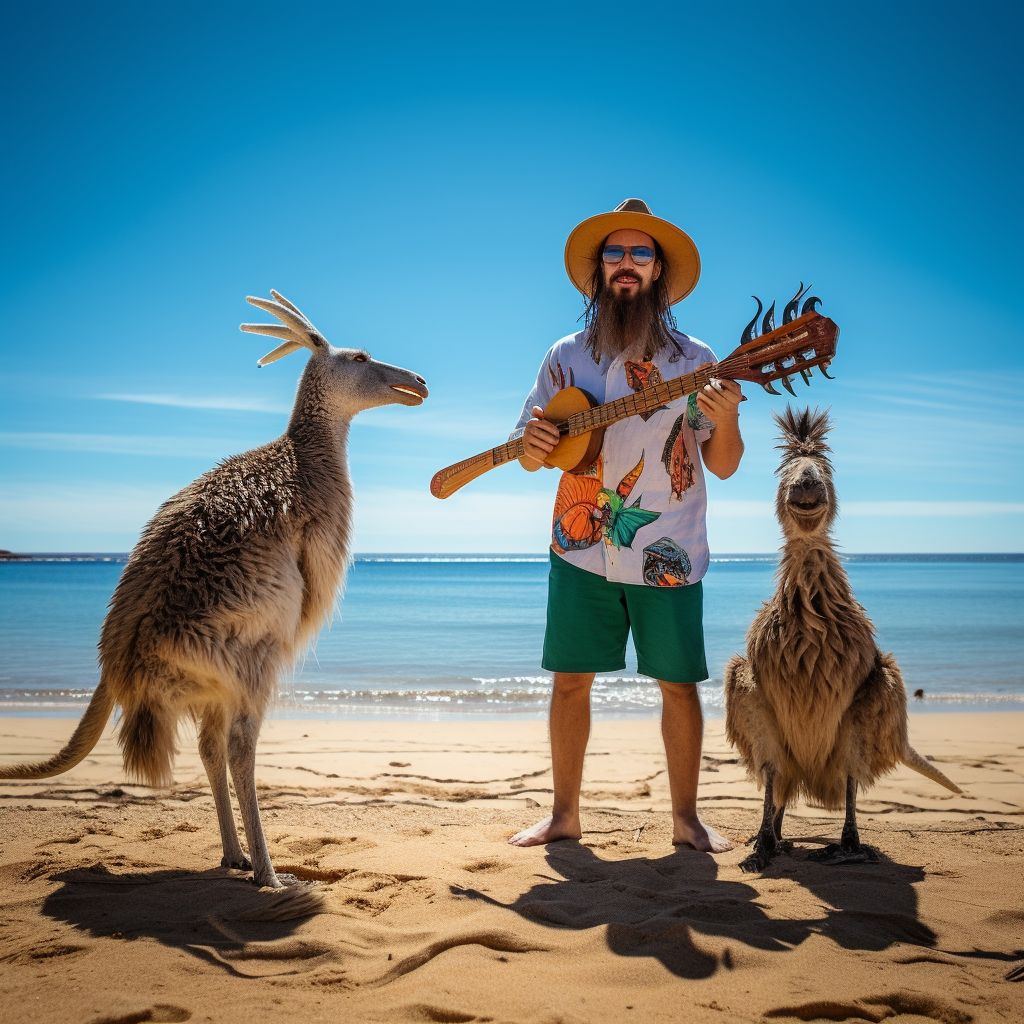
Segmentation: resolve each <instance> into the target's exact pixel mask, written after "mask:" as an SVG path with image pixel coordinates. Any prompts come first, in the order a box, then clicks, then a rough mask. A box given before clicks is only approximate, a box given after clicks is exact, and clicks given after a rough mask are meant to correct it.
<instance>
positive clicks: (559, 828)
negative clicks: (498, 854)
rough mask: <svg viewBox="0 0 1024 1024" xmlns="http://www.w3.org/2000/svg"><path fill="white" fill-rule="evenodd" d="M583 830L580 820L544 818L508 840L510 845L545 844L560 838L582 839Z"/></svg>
mask: <svg viewBox="0 0 1024 1024" xmlns="http://www.w3.org/2000/svg"><path fill="white" fill-rule="evenodd" d="M582 838H583V832H582V830H581V828H580V823H579V821H578V820H577V821H570V820H569V819H567V818H560V819H558V820H557V821H556V820H555V819H554V818H544V819H543V820H542V821H538V822H537V824H536V825H531V826H530V827H529V828H524V829H523V831H522V832H517V833H516V834H515V835H514V836H513V837H512V838H511V839H510V840H509V841H508V842H509V845H510V846H543V845H544V844H545V843H553V842H555V841H556V840H558V839H582Z"/></svg>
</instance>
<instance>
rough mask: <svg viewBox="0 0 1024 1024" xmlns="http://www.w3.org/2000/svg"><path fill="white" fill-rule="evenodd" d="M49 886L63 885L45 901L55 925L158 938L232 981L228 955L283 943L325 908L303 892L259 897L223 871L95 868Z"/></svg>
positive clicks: (80, 870) (95, 932) (68, 874)
mask: <svg viewBox="0 0 1024 1024" xmlns="http://www.w3.org/2000/svg"><path fill="white" fill-rule="evenodd" d="M52 879H53V881H55V882H62V883H63V884H62V886H61V887H60V888H59V889H57V890H56V891H55V892H52V893H51V894H50V895H49V896H47V898H46V899H45V901H44V902H43V906H42V911H43V913H44V914H46V915H47V916H48V917H50V918H52V919H53V920H55V921H63V922H65V923H66V924H70V925H73V926H74V927H76V928H79V929H81V930H82V931H84V932H86V933H88V934H89V935H91V936H93V937H96V938H100V937H108V938H115V939H123V940H126V941H131V940H133V939H137V938H142V937H146V938H152V939H156V940H157V941H158V942H160V943H162V944H163V945H165V946H172V947H175V948H177V949H182V950H184V951H185V952H187V953H190V954H191V955H193V956H195V957H198V958H199V959H202V960H205V961H206V962H208V963H211V964H215V965H216V966H218V967H220V968H222V969H225V970H227V971H228V972H229V973H233V974H237V973H240V972H239V971H237V970H236V968H235V967H234V966H233V965H232V963H231V960H232V959H233V958H232V953H233V952H235V951H239V950H243V949H244V948H245V947H246V946H247V945H248V944H249V943H252V942H273V941H275V940H279V939H283V938H287V937H288V936H290V935H291V934H292V933H293V932H294V931H295V929H296V928H297V926H298V925H299V924H300V922H301V920H302V919H303V918H305V917H308V916H309V915H310V914H314V913H317V912H318V911H319V910H321V909H322V907H323V898H322V896H320V895H319V894H318V893H316V892H315V891H314V890H311V889H309V888H308V887H305V886H289V887H286V888H285V889H280V890H274V891H261V890H259V889H257V888H256V887H255V886H253V884H252V882H250V881H247V880H246V879H244V878H242V877H240V876H237V875H231V874H229V873H228V872H227V871H226V870H224V869H215V870H211V871H201V872H200V871H174V870H163V871H144V872H134V873H127V874H114V873H112V872H110V871H108V870H107V869H106V868H105V867H103V866H102V865H99V864H97V865H94V866H93V867H91V868H73V869H71V870H69V871H64V872H61V873H60V874H57V875H53V876H52ZM308 953H309V955H316V953H317V951H315V950H312V949H310V950H309V951H308Z"/></svg>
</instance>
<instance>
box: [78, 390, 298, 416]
mask: <svg viewBox="0 0 1024 1024" xmlns="http://www.w3.org/2000/svg"><path fill="white" fill-rule="evenodd" d="M96 397H97V398H99V399H105V400H107V401H109V402H138V403H140V404H142V405H170V406H174V407H175V408H178V409H223V410H226V411H228V412H266V413H274V414H275V415H276V414H279V413H286V414H287V413H289V412H290V411H291V406H289V405H281V404H280V403H278V402H272V401H270V400H268V399H263V398H237V397H234V396H230V395H220V396H217V395H215V396H211V397H206V398H202V397H199V398H196V397H190V396H188V395H151V394H121V393H118V394H107V395H97V396H96Z"/></svg>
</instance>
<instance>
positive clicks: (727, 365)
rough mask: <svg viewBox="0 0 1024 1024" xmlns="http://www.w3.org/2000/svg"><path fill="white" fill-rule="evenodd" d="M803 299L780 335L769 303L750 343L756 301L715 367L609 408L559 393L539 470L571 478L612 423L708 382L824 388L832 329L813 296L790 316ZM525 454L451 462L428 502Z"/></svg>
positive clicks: (507, 452)
mask: <svg viewBox="0 0 1024 1024" xmlns="http://www.w3.org/2000/svg"><path fill="white" fill-rule="evenodd" d="M803 292H804V289H803V286H802V285H801V290H800V291H798V292H797V294H796V296H794V298H793V300H792V301H790V303H789V304H788V305H787V306H786V309H785V313H784V315H783V324H782V326H781V327H778V328H776V327H775V321H774V317H775V303H774V302H773V303H772V305H771V308H770V309H769V310H768V312H767V313H766V314H765V317H764V320H763V322H762V331H763V332H764V333H762V334H760V335H757V334H756V328H757V320H758V317H759V316H760V314H761V310H762V309H763V307H762V305H761V300H760V299H757V298H756V296H755V301H756V302H757V306H758V309H757V313H756V314H755V315H754V319H753V320H751V321H750V323H749V324H748V325H747V327H746V329H745V330H744V332H743V339H744V340H743V343H742V344H741V345H740V346H739V348H737V349H736V350H735V351H733V352H731V353H730V354H729V355H728V356H727V357H726V358H725V359H723V360H722V361H721V362H718V363H708V364H706V365H705V366H701V367H698V368H697V369H696V370H694V371H693V372H692V373H687V374H684V375H683V376H682V377H675V378H673V379H672V380H667V381H663V382H661V383H658V384H653V385H651V386H650V387H646V388H643V389H642V390H640V391H636V392H634V393H633V394H632V395H629V396H628V397H625V398H617V399H616V400H615V401H614V402H606V403H604V404H603V405H598V404H597V402H596V401H595V400H594V398H593V397H592V396H591V395H590V394H588V393H587V392H586V391H584V390H583V389H582V388H577V387H566V388H562V390H561V391H559V392H558V393H557V394H556V395H555V396H554V398H552V399H551V401H550V402H548V404H547V406H546V408H545V409H544V419H546V420H548V421H549V422H551V423H553V424H554V425H555V426H556V427H557V428H558V433H559V435H560V438H559V441H558V443H557V444H556V445H555V447H554V448H553V449H552V450H551V452H550V453H549V454H548V457H547V459H546V460H545V462H544V464H545V465H546V466H551V467H557V468H558V469H563V470H566V471H568V472H570V473H580V472H583V471H584V470H585V469H587V468H588V467H589V466H591V465H592V464H593V463H594V461H595V460H596V459H597V456H598V455H599V454H600V452H601V445H602V443H603V441H604V432H605V430H606V429H607V428H608V427H609V426H611V424H613V423H617V422H618V421H619V420H622V419H625V418H626V417H627V416H636V415H639V414H642V413H648V412H653V411H654V410H656V409H658V408H659V407H660V406H663V405H665V404H666V403H668V402H674V401H675V400H676V399H679V398H683V397H685V396H686V395H691V394H693V393H695V392H698V391H700V390H701V389H702V388H703V387H704V386H705V385H707V384H708V383H709V382H710V381H711V380H712V379H725V380H745V381H750V382H752V383H754V384H760V385H761V386H762V387H763V388H764V389H765V390H766V391H768V392H770V393H771V394H773V395H778V394H779V393H780V392H778V391H776V390H775V389H774V388H773V387H772V386H771V385H772V381H776V380H781V381H782V385H783V387H785V388H786V390H787V391H789V393H790V394H792V395H794V396H795V395H796V392H795V391H794V390H793V386H792V384H791V382H790V378H791V377H792V376H794V375H795V374H797V373H799V374H800V376H801V377H802V378H803V380H804V383H806V384H809V383H810V378H811V369H812V368H813V367H815V366H817V367H819V368H820V370H821V373H822V375H823V376H825V377H828V378H829V380H832V379H833V378H832V377H830V376H829V374H828V373H827V372H826V369H827V367H828V365H829V363H830V362H831V361H832V358H833V357H834V356H835V354H836V343H837V341H838V339H839V328H838V327H837V326H836V324H835V323H834V322H833V321H832V320H830V319H828V317H824V316H822V315H821V314H820V313H818V312H817V310H816V309H815V306H816V304H817V303H819V302H820V301H821V300H820V299H818V298H816V297H814V296H812V297H811V298H809V299H808V300H807V301H806V302H805V303H804V305H803V309H802V311H801V314H800V316H796V308H797V302H798V300H799V298H800V297H801V296H802V294H803ZM525 454H526V452H525V450H524V448H523V439H522V436H519V437H515V438H513V439H512V440H510V441H507V442H506V443H505V444H500V445H498V446H497V447H496V448H491V449H489V450H488V451H485V452H481V453H480V454H479V455H474V456H473V457H472V458H469V459H464V460H463V461H462V462H456V463H455V464H454V465H452V466H446V467H445V468H444V469H441V470H438V471H437V472H436V473H435V474H434V477H433V479H432V480H431V481H430V493H431V494H432V495H433V496H434V497H435V498H448V497H450V496H451V495H453V494H454V493H455V492H456V491H457V490H459V488H460V487H464V486H465V485H466V484H468V483H469V482H470V481H471V480H475V479H476V478H477V477H478V476H482V475H483V474H484V473H487V472H489V471H490V470H492V469H494V468H496V467H497V466H503V465H504V464H505V463H507V462H513V461H515V460H517V459H520V458H522V457H523V456H524V455H525Z"/></svg>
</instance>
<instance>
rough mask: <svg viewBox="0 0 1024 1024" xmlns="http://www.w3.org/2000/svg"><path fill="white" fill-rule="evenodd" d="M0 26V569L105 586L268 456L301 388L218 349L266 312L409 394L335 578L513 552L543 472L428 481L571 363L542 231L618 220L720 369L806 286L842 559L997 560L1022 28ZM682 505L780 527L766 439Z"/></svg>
mask: <svg viewBox="0 0 1024 1024" xmlns="http://www.w3.org/2000/svg"><path fill="white" fill-rule="evenodd" d="M965 11H966V9H965V8H964V7H963V6H962V4H956V5H954V4H944V3H937V2H930V3H899V2H896V3H893V2H889V3H884V4H873V3H858V4H849V3H828V4H824V3H806V4H797V3H774V4H766V3H755V4H744V3H714V4H712V3H703V4H686V3H672V4H660V3H643V4H634V5H629V6H627V7H626V8H623V6H622V5H621V4H601V3H586V4H571V3H555V4H544V5H541V4H536V5H526V4H503V3H487V4H473V5H456V4H445V3H436V4H430V5H425V4H387V3H382V4H376V5H373V6H372V9H371V8H370V7H369V5H351V6H349V5H345V4H341V3H332V4H312V3H289V4H259V3H247V4H244V5H234V4H224V3H220V4H218V3H215V2H208V3H203V4H189V3H174V4H170V3H147V4H140V3H133V4H125V5H118V4H109V3H94V4H89V5H81V4H55V3H45V2H43V3H34V4H27V3H21V4H17V3H7V4H5V6H4V13H5V32H4V33H3V38H2V41H0V47H2V49H0V56H2V60H0V75H2V88H3V93H2V95H3V97H4V99H3V105H2V108H0V110H2V117H3V140H4V143H5V144H4V151H5V152H4V159H3V161H2V162H0V175H2V179H3V180H2V190H0V204H2V205H0V209H2V213H0V215H2V218H3V221H2V251H0V258H2V261H3V265H2V273H0V289H2V302H3V307H2V308H3V317H2V321H0V323H2V337H0V343H2V347H3V360H2V364H0V370H2V377H0V387H2V391H0V547H7V548H13V549H15V550H31V551H61V550H64V551H67V550H96V551H117V550H127V549H128V548H130V547H131V545H132V544H133V543H134V540H135V538H136V537H137V535H138V531H139V529H140V528H141V526H142V525H143V523H144V522H145V521H146V519H147V518H148V517H149V516H150V515H151V514H152V512H153V511H154V510H155V508H156V507H157V505H158V504H159V503H160V502H161V501H162V500H163V499H164V498H166V497H167V496H168V495H170V494H171V493H173V492H174V491H175V490H177V489H178V488H180V487H182V486H183V485H184V484H186V483H188V481H189V480H191V479H193V478H194V477H195V476H197V475H198V474H200V473H201V472H203V471H204V470H206V469H208V468H209V467H210V466H212V465H213V464H214V463H215V462H216V461H217V460H218V459H220V458H223V457H224V456H227V455H229V454H232V453H235V452H238V451H242V450H244V449H246V448H249V447H253V446H256V445H258V444H261V443H263V442H265V441H267V440H270V439H271V438H273V437H275V436H277V435H278V434H280V432H281V431H282V430H283V428H284V424H285V421H286V417H287V412H288V409H289V408H290V404H291V400H292V397H293V394H294V388H295V383H296V380H297V378H298V376H299V373H300V372H301V368H302V363H303V361H304V359H305V358H306V357H305V355H303V354H297V355H293V356H289V357H288V358H287V359H284V360H281V361H280V362H277V363H274V364H272V365H271V366H269V367H267V368H265V369H263V370H257V369H256V365H255V364H256V359H257V358H258V357H259V356H260V355H262V354H263V352H264V351H265V350H266V349H268V348H269V347H270V346H271V344H272V343H269V342H267V341H266V340H265V339H264V340H260V339H258V338H255V337H251V336H247V335H244V334H241V333H240V332H239V331H238V324H239V323H240V322H242V321H243V320H250V319H256V318H258V317H257V316H254V312H255V311H253V310H252V309H251V308H250V307H248V306H247V305H246V304H245V302H244V297H245V295H246V294H259V295H266V294H268V292H269V289H270V288H271V287H274V288H277V289H278V290H279V291H281V292H283V293H284V294H285V295H286V296H288V297H289V298H290V299H291V300H292V301H294V302H296V303H297V304H298V305H299V306H300V307H301V308H302V309H303V310H304V311H305V312H306V313H307V314H308V315H309V316H310V318H311V319H312V320H313V321H314V322H315V323H316V324H317V326H318V327H319V328H320V329H321V330H322V331H323V332H324V333H325V334H326V335H327V337H328V338H329V339H330V340H331V341H333V342H334V343H335V344H338V345H360V346H365V347H367V348H368V349H369V350H370V351H371V352H372V353H373V355H375V356H376V357H378V358H380V359H384V360H386V361H388V362H392V363H397V364H400V365H403V366H406V367H409V368H410V369H413V370H415V371H416V372H418V373H420V374H422V375H423V376H424V377H425V378H426V379H427V381H428V383H429V385H430V389H431V396H430V399H429V400H428V402H427V403H426V404H425V405H424V406H423V407H421V408H419V409H405V408H399V407H397V406H396V407H391V408H387V409H380V410H374V411H371V412H368V413H365V414H362V415H361V416H360V417H358V418H357V420H356V424H355V426H354V428H353V432H352V437H351V463H352V473H353V477H354V480H355V484H356V494H357V535H356V548H357V550H359V551H542V550H543V549H544V547H545V545H546V543H547V534H548V523H549V517H550V507H551V501H552V498H553V494H554V489H555V486H556V478H555V474H554V473H538V474H533V475H528V474H525V473H523V472H522V471H521V470H519V469H518V468H517V467H507V468H503V469H501V470H498V471H495V472H494V473H491V474H490V475H488V476H487V477H484V478H482V479H481V480H479V481H477V482H476V483H474V484H472V485H470V487H468V488H466V489H465V490H464V491H462V492H460V493H459V494H458V495H456V496H455V497H453V498H452V499H449V500H448V501H446V502H438V501H435V500H434V499H433V498H431V497H430V496H429V494H428V492H427V486H428V483H429V480H430V477H431V475H432V474H433V472H434V471H435V470H436V469H438V468H440V467H441V466H444V465H447V464H449V463H451V462H454V461H456V460H458V459H461V458H464V457H466V456H468V455H470V454H473V453H475V452H477V451H480V450H483V449H484V448H488V447H491V446H492V445H494V444H497V443H498V442H499V441H501V440H502V439H503V438H504V437H505V436H506V434H507V432H508V430H509V429H510V428H511V426H512V425H513V424H514V422H515V420H516V418H517V416H518V413H519V409H520V406H521V404H522V400H523V398H524V396H525V394H526V393H527V391H528V390H529V387H530V385H531V383H532V380H533V378H534V375H535V374H536V370H537V366H538V364H539V362H540V359H541V357H542V355H543V353H544V352H545V350H546V349H547V347H548V346H549V345H550V344H551V343H552V342H553V341H555V340H556V339H557V338H559V337H561V336H562V335H564V334H567V333H569V332H571V331H572V330H574V329H575V327H576V319H577V317H578V316H579V314H580V312H581V303H580V297H579V296H578V294H577V293H576V292H575V291H574V290H573V288H572V286H571V285H570V283H569V281H568V279H567V278H566V276H565V273H564V269H563V266H562V250H563V246H564V244H565V239H566V236H567V235H568V233H569V231H570V230H571V229H572V227H573V226H574V225H575V224H576V223H577V222H578V221H580V220H582V219H583V218H584V217H587V216H589V215H591V214H593V213H596V212H599V211H602V210H607V209H611V208H612V207H613V206H615V205H616V204H617V203H618V202H620V201H621V200H622V199H624V198H626V197H627V196H640V197H642V198H644V199H645V200H646V201H647V202H648V203H649V204H650V205H651V207H652V208H653V210H654V212H655V213H657V214H659V215H661V216H665V217H667V218H669V219H670V220H673V221H675V222H676V223H678V224H680V225H681V226H682V227H683V228H685V229H686V230H687V231H688V232H689V233H690V234H691V235H692V237H693V238H694V240H695V241H696V243H697V245H698V247H699V248H700V252H701V257H702V262H703V276H702V279H701V282H700V284H699V285H698V287H697V289H696V291H695V292H694V293H693V295H692V296H691V297H690V298H688V299H687V300H686V301H685V302H684V303H682V304H681V305H679V306H677V307H676V314H677V318H678V320H679V324H680V327H681V328H682V329H683V330H685V331H687V332H688V333H691V334H693V335H694V336H696V337H698V338H700V339H702V340H703V341H705V342H707V343H708V344H710V345H711V346H712V348H714V349H715V351H716V352H717V353H718V354H719V355H720V356H724V355H726V354H727V353H728V352H729V351H730V350H731V349H732V348H733V347H734V346H735V345H736V344H737V343H738V340H739V335H740V331H741V330H742V328H743V326H744V324H745V323H746V322H747V320H748V319H749V318H750V316H751V314H752V312H753V305H754V304H753V302H752V300H751V299H750V298H749V296H750V295H751V293H756V294H758V295H760V296H761V298H762V299H766V300H767V301H770V300H771V299H772V298H774V299H776V300H778V301H779V302H780V303H782V302H785V300H786V299H788V297H789V296H790V295H791V294H792V293H793V291H794V290H795V288H796V285H797V282H798V281H800V280H803V281H805V282H813V284H814V292H815V293H816V294H818V295H820V296H821V297H822V299H823V312H825V313H826V314H827V315H829V316H831V317H832V318H833V319H834V320H836V322H837V323H838V324H839V325H840V327H841V329H842V336H841V339H840V350H839V355H838V357H837V359H836V361H835V362H834V364H833V370H832V372H833V373H834V374H835V376H836V378H837V379H836V380H835V381H834V382H830V381H826V380H823V379H821V378H819V377H815V380H814V384H813V386H812V387H811V388H810V389H807V390H801V392H800V402H801V403H804V402H809V403H811V404H821V405H823V406H831V408H832V412H833V416H834V418H835V422H836V427H835V431H834V434H833V439H832V440H833V447H834V449H835V464H836V474H837V485H838V489H839V495H840V500H841V503H842V518H841V520H840V522H839V525H838V528H837V535H838V537H839V539H840V541H841V543H842V544H843V545H844V547H845V548H846V549H847V550H849V551H851V552H856V551H1019V550H1021V549H1022V536H1024V530H1022V526H1024V484H1022V479H1024V474H1022V473H1021V465H1022V458H1021V456H1022V449H1024V429H1022V416H1021V411H1022V400H1021V397H1020V396H1021V390H1022V386H1024V357H1022V354H1021V353H1022V340H1024V339H1022V337H1021V312H1020V309H1021V290H1020V286H1019V282H1020V280H1021V271H1022V260H1021V237H1022V233H1021V227H1022V223H1021V221H1022V217H1021V199H1020V192H1021V190H1020V187H1019V176H1020V172H1019V166H1020V164H1021V137H1022V133H1021V117H1020V96H1021V95H1024V89H1022V82H1021V80H1020V79H1021V73H1020V61H1019V53H1018V50H1019V40H1020V38H1021V27H1022V25H1021V22H1022V14H1021V7H1020V5H1019V4H1017V3H977V4H974V5H972V6H971V7H970V15H969V17H968V16H967V15H966V13H965ZM748 394H749V395H750V399H751V400H750V401H749V402H748V403H746V405H744V407H743V418H742V428H743V431H744V436H745V439H746V442H747V454H746V457H745V459H744V462H743V465H742V466H741V469H740V471H739V472H738V473H737V474H736V475H735V476H734V477H733V478H732V479H730V480H728V481H726V482H718V481H712V483H711V485H710V486H709V496H710V503H711V508H710V515H709V534H710V539H711V546H712V550H713V551H716V552H720V553H724V552H739V551H769V550H772V549H773V548H775V547H776V546H777V543H778V530H777V526H776V524H775V522H774V520H773V518H772V514H771V507H770V503H771V501H772V498H773V495H774V487H775V484H774V479H773V475H772V474H773V470H774V468H775V465H776V453H775V452H774V450H773V447H772V445H773V443H774V442H773V427H772V424H771V420H770V410H771V409H773V408H776V409H777V408H781V407H782V406H783V405H784V401H783V400H782V399H777V398H771V397H770V396H768V395H766V394H764V393H763V392H760V390H758V391H757V393H754V391H753V389H752V388H748Z"/></svg>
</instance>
